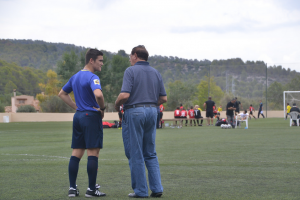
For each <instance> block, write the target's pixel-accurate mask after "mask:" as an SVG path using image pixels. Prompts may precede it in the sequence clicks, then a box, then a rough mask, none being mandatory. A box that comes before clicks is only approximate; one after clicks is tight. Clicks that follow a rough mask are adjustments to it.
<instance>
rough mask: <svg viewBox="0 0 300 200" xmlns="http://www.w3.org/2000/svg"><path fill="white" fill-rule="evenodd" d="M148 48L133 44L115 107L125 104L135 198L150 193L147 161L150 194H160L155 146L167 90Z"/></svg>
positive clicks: (125, 134) (125, 135)
mask: <svg viewBox="0 0 300 200" xmlns="http://www.w3.org/2000/svg"><path fill="white" fill-rule="evenodd" d="M148 55H149V54H148V51H147V50H146V48H145V47H144V46H142V45H139V46H137V47H134V48H133V49H132V51H131V54H130V56H129V57H130V63H131V65H132V66H131V67H129V68H127V69H126V70H125V72H124V77H123V85H122V89H121V93H120V94H119V96H118V98H117V100H116V102H115V109H116V110H118V109H119V107H120V105H122V104H124V119H123V123H122V136H123V143H124V149H125V155H126V157H127V158H128V161H129V167H130V172H131V186H132V189H133V191H134V193H130V194H129V195H128V196H129V197H133V198H145V197H148V186H147V179H146V172H145V164H146V167H147V169H148V180H149V187H150V190H151V191H152V193H151V195H150V196H151V197H161V195H162V193H163V187H162V184H161V177H160V170H159V164H158V160H157V155H156V150H155V137H156V123H157V115H158V111H157V109H156V106H159V105H161V104H163V103H165V102H167V94H166V91H165V88H164V84H163V80H162V77H161V75H160V73H159V72H158V71H157V70H156V69H154V68H153V67H151V66H150V65H149V63H148V62H147V60H148Z"/></svg>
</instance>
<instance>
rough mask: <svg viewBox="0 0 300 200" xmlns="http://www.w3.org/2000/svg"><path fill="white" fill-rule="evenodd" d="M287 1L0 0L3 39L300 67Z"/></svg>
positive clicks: (299, 27)
mask: <svg viewBox="0 0 300 200" xmlns="http://www.w3.org/2000/svg"><path fill="white" fill-rule="evenodd" d="M288 3H289V4H292V5H294V6H293V8H291V6H290V5H286V4H284V3H282V1H279V0H264V1H261V0H252V1H239V0H227V1H221V0H211V1H204V0H200V1H199V0H185V1H183V0H173V1H171V0H164V1H159V0H144V1H140V0H112V1H106V0H100V1H99V0H87V1H79V0H72V1H71V0H53V1H45V0H26V1H25V0H12V1H11V0H10V1H3V0H0V27H1V32H0V38H11V39H14V38H16V39H33V40H36V39H38V40H44V41H48V42H63V43H70V44H75V45H80V46H85V47H97V48H99V49H104V50H107V51H111V52H117V51H118V50H120V49H124V50H125V51H126V52H130V50H131V48H132V47H133V46H135V45H139V44H144V45H145V46H146V47H147V49H148V50H149V52H150V54H151V55H154V54H156V55H163V56H178V57H183V58H187V59H198V60H203V59H209V60H213V59H228V58H236V57H240V58H241V59H243V60H244V61H246V60H264V61H265V62H273V63H274V64H276V63H296V64H293V65H291V66H292V67H291V68H292V69H296V70H297V71H300V52H299V51H298V47H299V46H300V40H299V37H298V35H300V6H299V5H300V4H299V3H298V1H292V0H288ZM297 63H298V64H297ZM286 66H288V65H287V64H283V67H286ZM288 67H290V66H288Z"/></svg>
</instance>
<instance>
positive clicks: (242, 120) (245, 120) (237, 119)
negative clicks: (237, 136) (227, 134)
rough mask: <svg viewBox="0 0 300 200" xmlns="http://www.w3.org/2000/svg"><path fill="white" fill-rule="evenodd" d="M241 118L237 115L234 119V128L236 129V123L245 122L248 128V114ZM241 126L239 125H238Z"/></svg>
mask: <svg viewBox="0 0 300 200" xmlns="http://www.w3.org/2000/svg"><path fill="white" fill-rule="evenodd" d="M245 117H246V118H245ZM243 118H245V119H243ZM243 118H242V117H241V115H237V116H236V119H235V128H236V127H237V123H238V122H246V127H247V128H248V118H249V114H248V113H247V114H246V116H245V115H243ZM240 124H241V123H240Z"/></svg>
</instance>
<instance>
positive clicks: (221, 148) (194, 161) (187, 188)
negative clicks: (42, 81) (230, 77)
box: [0, 118, 300, 200]
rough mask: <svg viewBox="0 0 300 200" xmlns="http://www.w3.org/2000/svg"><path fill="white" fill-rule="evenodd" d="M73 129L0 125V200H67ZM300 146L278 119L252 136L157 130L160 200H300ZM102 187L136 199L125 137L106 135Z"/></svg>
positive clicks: (255, 123)
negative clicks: (161, 194) (123, 138)
mask: <svg viewBox="0 0 300 200" xmlns="http://www.w3.org/2000/svg"><path fill="white" fill-rule="evenodd" d="M204 123H205V121H204ZM71 126H72V123H71V122H27V123H25V122H24V123H22V122H15V123H8V124H4V123H0V199H5V200H9V199H68V196H67V193H68V187H69V185H68V162H69V158H70V155H71V148H70V143H71ZM244 126H245V125H244V124H242V127H244ZM299 138H300V128H299V127H289V121H288V120H283V119H281V118H280V119H278V118H268V119H259V120H253V119H252V120H251V121H250V122H249V129H247V130H246V129H243V128H238V129H225V130H224V129H221V128H219V127H211V126H210V127H207V126H203V127H183V128H182V129H178V128H165V129H159V130H157V139H156V145H157V154H158V159H159V162H160V167H161V175H162V184H163V186H164V193H163V196H162V199H222V200H224V199H228V200H229V199H230V200H231V199H237V200H241V199H249V200H250V199H251V200H252V199H270V200H271V199H272V200H273V199H289V200H290V199H300V181H299V180H300V146H299V141H300V139H299ZM86 161H87V157H86V155H85V156H84V157H83V159H82V160H81V162H80V169H79V174H78V179H77V184H78V188H79V190H80V196H79V197H76V198H74V199H86V198H85V197H84V194H85V191H86V188H87V186H88V183H87V173H86ZM97 183H99V184H100V185H101V189H100V190H101V191H102V192H105V193H106V194H107V196H106V197H102V199H128V197H127V194H128V193H130V192H132V189H131V185H130V172H129V166H128V161H127V159H126V157H125V154H124V149H123V143H122V134H121V130H118V129H105V130H104V148H103V149H102V150H101V151H100V157H99V172H98V179H97ZM149 193H150V192H149Z"/></svg>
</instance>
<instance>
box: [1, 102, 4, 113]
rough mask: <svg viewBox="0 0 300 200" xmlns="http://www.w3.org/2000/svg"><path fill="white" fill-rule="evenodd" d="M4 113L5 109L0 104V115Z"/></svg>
mask: <svg viewBox="0 0 300 200" xmlns="http://www.w3.org/2000/svg"><path fill="white" fill-rule="evenodd" d="M3 112H5V107H4V105H3V104H0V113H3Z"/></svg>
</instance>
